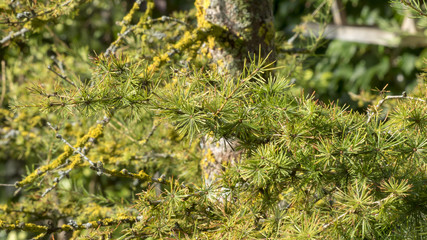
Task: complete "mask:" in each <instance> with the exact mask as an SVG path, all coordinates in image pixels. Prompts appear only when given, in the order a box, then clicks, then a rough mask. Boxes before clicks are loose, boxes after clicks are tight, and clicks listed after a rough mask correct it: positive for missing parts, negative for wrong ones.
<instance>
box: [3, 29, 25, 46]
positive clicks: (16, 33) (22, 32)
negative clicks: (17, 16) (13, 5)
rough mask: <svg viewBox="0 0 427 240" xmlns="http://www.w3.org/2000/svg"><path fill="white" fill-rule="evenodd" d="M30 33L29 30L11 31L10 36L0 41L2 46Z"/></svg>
mask: <svg viewBox="0 0 427 240" xmlns="http://www.w3.org/2000/svg"><path fill="white" fill-rule="evenodd" d="M28 31H29V29H27V28H21V30H19V31H17V32H13V31H11V32H9V35H7V36H6V37H4V38H3V39H2V40H0V44H3V43H6V42H8V41H10V40H12V39H13V38H16V37H19V36H24V34H25V33H26V32H28Z"/></svg>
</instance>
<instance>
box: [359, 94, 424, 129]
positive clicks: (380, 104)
mask: <svg viewBox="0 0 427 240" xmlns="http://www.w3.org/2000/svg"><path fill="white" fill-rule="evenodd" d="M391 99H408V100H414V101H420V102H426V100H424V99H421V98H414V97H408V96H407V95H406V92H403V93H402V95H397V96H387V97H385V98H383V99H381V100H380V101H379V102H378V104H377V105H376V106H374V109H372V110H368V120H367V121H366V123H369V122H370V121H371V119H372V116H373V115H374V110H375V112H377V111H378V109H379V108H380V107H381V106H382V105H383V104H384V102H385V101H387V100H391Z"/></svg>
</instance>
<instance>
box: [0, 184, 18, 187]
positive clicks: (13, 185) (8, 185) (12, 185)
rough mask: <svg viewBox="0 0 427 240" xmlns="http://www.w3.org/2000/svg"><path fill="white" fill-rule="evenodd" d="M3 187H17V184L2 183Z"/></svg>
mask: <svg viewBox="0 0 427 240" xmlns="http://www.w3.org/2000/svg"><path fill="white" fill-rule="evenodd" d="M0 186H1V187H15V184H7V183H0Z"/></svg>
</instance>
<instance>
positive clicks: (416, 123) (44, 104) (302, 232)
mask: <svg viewBox="0 0 427 240" xmlns="http://www.w3.org/2000/svg"><path fill="white" fill-rule="evenodd" d="M317 3H318V4H317V5H316V6H317V9H316V10H314V13H313V14H310V15H308V16H306V17H304V20H306V21H316V20H319V18H321V17H322V16H325V15H324V14H326V13H327V12H328V11H329V6H330V1H317ZM399 3H400V4H401V6H402V7H406V8H407V9H412V10H413V11H414V13H415V14H417V15H418V16H421V17H422V16H424V15H423V13H424V7H423V6H422V5H420V4H418V5H417V4H416V2H413V1H409V2H408V1H401V2H400V1H399ZM125 9H126V11H124V10H125ZM153 9H154V3H153V1H139V0H138V1H135V2H132V3H131V4H128V2H125V1H111V2H103V1H92V2H90V3H88V2H86V1H82V0H79V1H73V0H66V1H59V2H53V1H48V0H45V1H43V0H38V1H10V2H2V3H0V10H1V14H2V15H1V21H2V25H0V30H1V33H2V37H1V40H0V43H1V44H2V49H1V51H0V54H1V56H2V58H3V59H4V60H5V61H2V64H1V65H2V95H0V97H1V98H0V104H1V107H2V108H1V109H0V110H1V111H0V122H1V129H0V131H1V134H2V139H1V142H0V150H1V151H0V159H1V160H2V162H6V164H9V165H10V166H13V167H12V168H11V167H8V170H10V171H16V172H15V173H16V174H14V175H13V177H11V179H13V178H16V182H13V183H2V185H1V187H2V188H7V189H9V190H10V189H13V190H14V194H15V196H11V197H10V198H9V201H8V202H6V203H4V204H2V205H0V230H4V231H3V232H0V234H1V235H0V237H2V236H5V235H6V234H8V235H10V236H11V237H15V236H16V237H17V238H21V239H28V238H31V239H257V238H259V239H423V238H424V236H425V233H426V231H427V224H426V222H427V221H426V220H427V219H426V214H427V208H426V205H425V203H426V202H427V185H426V184H425V182H426V179H427V162H426V159H427V134H426V132H427V105H426V99H427V86H426V83H425V76H420V83H419V85H418V86H417V88H416V89H415V90H414V91H413V92H411V93H408V94H407V93H402V94H401V95H395V96H388V95H387V94H386V93H387V92H386V91H385V90H383V91H381V92H380V95H381V96H380V97H381V100H380V101H379V102H378V103H377V104H375V105H373V106H371V107H370V108H369V109H367V112H366V113H359V112H354V111H352V110H350V109H349V108H348V107H345V106H338V105H337V104H332V103H330V104H326V103H322V102H320V101H318V100H317V99H316V98H315V97H314V95H311V94H309V95H306V94H304V93H303V92H299V93H296V92H295V91H294V88H293V86H292V83H291V77H290V76H292V73H293V72H295V71H296V70H298V69H300V68H302V62H303V60H304V58H305V56H306V55H307V53H310V52H311V50H312V49H314V48H315V47H316V45H317V44H318V43H319V41H318V40H319V39H313V38H309V37H307V36H303V35H300V33H302V32H303V30H304V26H305V25H301V26H299V27H298V28H296V29H295V32H296V33H295V34H296V35H295V36H296V37H298V36H301V38H302V39H305V40H306V41H305V42H304V41H301V42H302V43H306V44H307V46H305V47H306V48H307V49H308V51H307V49H305V50H306V51H304V52H303V53H302V54H301V53H295V52H294V51H287V52H286V54H283V53H282V55H279V51H276V50H277V49H279V48H278V45H277V46H275V44H277V43H278V42H276V40H278V39H280V38H277V36H276V33H275V31H274V26H273V19H272V18H273V16H272V2H271V1H243V0H234V1H232V0H211V1H208V0H196V2H195V8H194V9H193V10H190V11H189V12H178V13H173V14H171V15H170V16H162V17H159V18H153V17H152V16H153ZM106 20H107V22H109V23H111V22H116V26H111V25H110V24H105V21H106ZM106 25H107V26H106ZM98 28H100V29H98ZM116 33H117V34H116ZM112 36H115V37H114V38H113V39H114V40H113V41H112V42H111V44H108V46H107V47H105V46H104V47H103V45H102V44H100V42H103V41H106V40H108V39H111V38H112ZM93 38H97V39H101V40H100V41H92V40H93ZM292 39H293V40H295V38H292ZM279 44H285V47H286V48H293V47H295V42H293V41H287V42H286V43H285V42H280V43H279ZM309 44H311V45H309ZM89 46H90V47H89ZM281 48H283V46H281ZM93 49H96V51H93ZM296 52H297V51H296ZM279 56H280V57H282V58H285V59H286V64H283V65H275V64H276V63H275V62H274V61H275V60H276V58H277V59H278V58H279ZM4 82H8V84H5V83H4ZM5 86H7V90H8V91H7V93H6V90H4V89H6V87H5ZM6 164H5V165H6ZM23 165H25V167H26V169H25V167H24V166H23ZM9 192H10V191H9ZM5 193H6V191H5ZM19 234H23V235H19ZM12 235H13V236H12Z"/></svg>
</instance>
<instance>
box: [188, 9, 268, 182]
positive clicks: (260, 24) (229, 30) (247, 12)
mask: <svg viewBox="0 0 427 240" xmlns="http://www.w3.org/2000/svg"><path fill="white" fill-rule="evenodd" d="M195 4H196V8H197V21H198V25H199V27H202V28H211V29H213V34H210V36H209V37H208V41H207V42H208V43H207V46H206V47H207V48H208V56H209V57H211V58H212V62H213V63H216V64H217V67H218V69H219V71H222V72H224V73H231V74H236V76H238V73H239V72H240V71H241V70H242V69H243V63H244V59H245V58H247V57H248V56H249V55H248V54H250V55H251V57H253V56H254V54H255V55H256V57H258V56H257V55H259V53H260V54H261V57H266V56H267V55H268V54H270V56H269V61H274V60H275V54H274V34H275V30H274V24H273V2H272V0H196V3H195ZM202 147H204V149H205V156H204V158H203V159H202V161H201V168H202V171H203V175H204V179H205V182H206V184H207V185H211V184H212V183H213V181H214V180H215V178H216V176H218V175H220V174H221V172H222V171H223V168H224V166H225V165H228V164H233V163H235V162H237V161H239V160H240V155H241V152H240V151H234V150H233V149H235V148H236V147H237V141H236V139H227V140H225V139H220V140H219V141H217V142H214V141H213V139H212V138H211V137H205V139H204V141H203V146H202Z"/></svg>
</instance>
